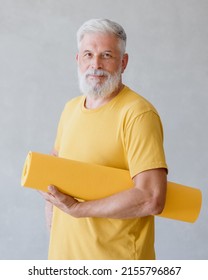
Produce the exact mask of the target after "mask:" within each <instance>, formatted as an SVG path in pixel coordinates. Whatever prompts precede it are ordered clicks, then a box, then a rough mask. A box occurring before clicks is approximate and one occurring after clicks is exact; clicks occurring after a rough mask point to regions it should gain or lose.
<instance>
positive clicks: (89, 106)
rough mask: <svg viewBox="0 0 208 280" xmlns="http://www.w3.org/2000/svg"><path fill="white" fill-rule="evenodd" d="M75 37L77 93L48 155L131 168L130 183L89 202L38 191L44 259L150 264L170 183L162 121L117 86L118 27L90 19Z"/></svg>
mask: <svg viewBox="0 0 208 280" xmlns="http://www.w3.org/2000/svg"><path fill="white" fill-rule="evenodd" d="M77 40H78V53H77V56H76V60H77V64H78V76H79V85H80V90H81V93H82V95H81V96H78V97H75V98H73V99H72V100H70V101H69V102H68V103H67V104H66V106H65V108H64V110H63V113H62V115H61V118H60V122H59V126H58V132H57V137H56V140H55V145H54V149H53V153H52V154H53V155H54V156H60V157H64V158H69V159H72V160H78V161H83V162H87V163H94V164H99V165H105V166H110V167H115V168H121V169H126V170H129V172H130V174H131V177H132V180H133V183H134V186H133V187H132V188H131V189H128V190H126V191H122V192H119V193H116V194H114V195H112V196H109V197H106V198H102V199H98V200H91V201H80V200H79V201H78V200H77V199H75V198H73V197H71V196H69V195H66V194H63V193H61V192H59V191H58V190H57V188H56V187H55V186H50V187H49V191H48V193H44V194H43V196H44V198H45V199H46V212H47V220H48V224H49V225H50V228H51V229H50V232H51V233H50V245H49V259H65V260H66V259H68V260H87V259H88V260H92V259H94V260H105V259H108V260H113V259H114V260H115V259H117V260H121V259H125V260H140V259H155V249H154V215H155V214H159V213H161V211H162V210H163V207H164V204H165V197H166V184H167V176H166V174H167V165H166V161H165V155H164V149H163V129H162V124H161V120H160V117H159V115H158V113H157V111H156V109H155V108H154V107H153V106H152V105H151V104H150V102H148V101H147V100H146V99H145V98H144V97H142V96H141V95H139V94H137V93H135V92H134V91H133V90H131V89H130V88H129V87H127V86H126V85H124V84H123V83H122V74H123V73H124V71H125V68H126V66H127V63H128V54H127V53H126V33H125V31H124V29H123V28H122V27H121V26H120V25H119V24H118V23H115V22H113V21H110V20H107V19H92V20H89V21H87V22H85V23H84V24H83V25H82V26H81V27H80V29H79V30H78V32H77ZM80 176H82V174H80ZM111 187H112V188H113V187H114V186H111ZM97 188H98V190H99V185H98V186H97Z"/></svg>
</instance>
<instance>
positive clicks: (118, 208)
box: [45, 168, 167, 219]
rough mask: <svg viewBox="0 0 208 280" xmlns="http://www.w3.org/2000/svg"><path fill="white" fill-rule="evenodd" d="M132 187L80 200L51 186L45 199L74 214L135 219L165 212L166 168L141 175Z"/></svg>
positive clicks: (135, 179)
mask: <svg viewBox="0 0 208 280" xmlns="http://www.w3.org/2000/svg"><path fill="white" fill-rule="evenodd" d="M133 181H134V187H133V188H132V189H129V190H126V191H122V192H119V193H117V194H114V195H112V196H109V197H106V198H103V199H98V200H91V201H86V202H78V201H77V200H76V199H74V198H72V197H71V196H68V195H65V194H63V193H61V192H59V191H58V190H57V189H56V188H55V187H52V186H50V187H49V193H47V194H46V195H45V199H46V200H47V201H48V202H50V203H52V204H53V205H55V206H57V207H58V208H60V209H61V210H62V211H64V212H66V213H68V214H69V215H72V216H74V217H77V218H80V217H103V218H117V219H126V218H135V217H143V216H148V215H155V214H159V213H161V212H162V210H163V208H164V204H165V196H166V184H167V177H166V169H164V168H158V169H152V170H148V171H144V172H141V173H139V174H137V175H136V176H135V177H134V178H133Z"/></svg>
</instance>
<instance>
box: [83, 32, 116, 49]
mask: <svg viewBox="0 0 208 280" xmlns="http://www.w3.org/2000/svg"><path fill="white" fill-rule="evenodd" d="M79 50H80V51H85V50H91V51H98V50H99V51H106V50H109V51H113V52H118V51H119V39H118V38H117V37H116V36H115V35H113V34H107V33H97V32H96V33H93V32H92V33H86V34H85V35H84V37H83V38H82V40H81V42H80V48H79Z"/></svg>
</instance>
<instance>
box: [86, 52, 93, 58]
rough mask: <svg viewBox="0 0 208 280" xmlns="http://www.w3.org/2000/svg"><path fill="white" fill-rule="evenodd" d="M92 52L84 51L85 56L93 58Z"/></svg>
mask: <svg viewBox="0 0 208 280" xmlns="http://www.w3.org/2000/svg"><path fill="white" fill-rule="evenodd" d="M92 56H93V55H92V53H91V52H85V53H84V58H92Z"/></svg>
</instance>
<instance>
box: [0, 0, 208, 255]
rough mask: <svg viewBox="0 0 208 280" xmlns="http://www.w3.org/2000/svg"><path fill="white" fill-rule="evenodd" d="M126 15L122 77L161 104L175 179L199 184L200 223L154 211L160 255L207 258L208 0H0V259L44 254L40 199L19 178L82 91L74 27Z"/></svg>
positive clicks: (171, 176)
mask: <svg viewBox="0 0 208 280" xmlns="http://www.w3.org/2000/svg"><path fill="white" fill-rule="evenodd" d="M97 17H106V18H110V19H112V20H115V21H118V22H119V23H121V24H122V25H123V26H124V28H125V29H126V31H127V34H128V46H127V50H128V53H129V55H130V61H129V65H128V68H127V70H126V72H125V74H124V82H125V83H126V84H128V85H129V86H130V87H132V88H133V89H134V90H136V91H137V92H139V93H140V94H142V95H143V96H145V97H146V98H147V99H149V100H150V101H151V102H152V103H153V104H154V105H155V106H156V107H157V109H158V111H159V112H160V115H161V118H162V121H163V125H164V132H165V150H166V156H167V162H168V165H169V177H168V179H169V180H170V181H175V182H179V183H182V184H185V185H190V186H193V187H197V188H199V189H201V191H202V193H203V206H202V211H201V214H200V217H199V219H198V220H197V222H196V223H194V224H189V223H182V222H179V221H173V220H168V219H164V218H156V249H157V257H158V259H207V258H208V223H207V206H208V201H207V200H208V190H207V186H208V184H207V182H208V175H207V173H208V172H207V171H208V170H207V162H208V157H207V143H208V139H207V134H208V133H207V122H208V110H207V105H208V92H207V90H208V50H207V46H208V1H206V0H182V1H181V0H157V1H156V0H123V1H118V0H114V1H112V0H105V1H100V0H88V1H85V0H76V1H72V0H59V1H55V0H5V1H4V0H0V95H1V99H0V108H1V109H0V130H1V134H0V150H1V156H0V179H1V181H0V182H1V188H0V197H1V201H0V259H46V258H47V247H48V233H47V230H46V227H45V223H44V202H43V200H42V198H41V197H40V196H39V194H38V193H37V192H36V191H34V190H31V189H24V188H22V187H21V186H20V178H21V172H22V167H23V163H24V160H25V157H26V155H27V153H28V151H29V150H33V151H38V152H42V153H49V152H50V150H51V148H52V146H53V141H54V137H55V134H56V128H57V123H58V120H59V117H60V113H61V111H62V109H63V106H64V104H65V102H66V101H68V99H70V98H71V97H73V96H76V95H78V94H79V91H78V86H77V74H76V73H77V72H76V62H75V55H76V38H75V33H76V30H77V29H78V27H79V26H80V25H81V24H82V23H83V22H84V21H85V20H88V19H89V18H97Z"/></svg>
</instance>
